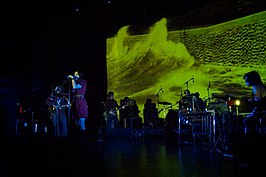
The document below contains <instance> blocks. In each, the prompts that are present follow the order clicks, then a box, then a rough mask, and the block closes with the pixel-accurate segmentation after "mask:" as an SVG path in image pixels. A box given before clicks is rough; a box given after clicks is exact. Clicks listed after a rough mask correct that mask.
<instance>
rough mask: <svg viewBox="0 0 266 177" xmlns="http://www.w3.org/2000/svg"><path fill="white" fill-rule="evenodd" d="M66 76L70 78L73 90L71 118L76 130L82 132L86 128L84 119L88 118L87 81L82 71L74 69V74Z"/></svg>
mask: <svg viewBox="0 0 266 177" xmlns="http://www.w3.org/2000/svg"><path fill="white" fill-rule="evenodd" d="M68 78H69V79H71V84H72V92H73V103H72V107H71V108H72V118H73V119H74V121H75V124H76V127H77V128H78V130H79V131H81V132H84V131H85V130H86V125H85V120H86V119H87V118H88V104H87V100H86V99H85V94H86V90H87V81H86V80H85V79H84V72H82V71H75V72H74V76H72V75H69V76H68Z"/></svg>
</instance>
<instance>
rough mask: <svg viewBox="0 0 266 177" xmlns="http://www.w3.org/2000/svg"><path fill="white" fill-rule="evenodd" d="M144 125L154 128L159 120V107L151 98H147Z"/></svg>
mask: <svg viewBox="0 0 266 177" xmlns="http://www.w3.org/2000/svg"><path fill="white" fill-rule="evenodd" d="M143 117H144V126H145V127H148V128H153V127H154V126H155V124H156V122H158V120H159V114H158V109H157V108H156V103H153V102H152V99H151V98H147V99H146V102H145V104H144V109H143Z"/></svg>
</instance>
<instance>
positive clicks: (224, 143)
mask: <svg viewBox="0 0 266 177" xmlns="http://www.w3.org/2000/svg"><path fill="white" fill-rule="evenodd" d="M229 101H230V97H228V102H229ZM227 108H228V113H227V116H226V115H223V118H222V127H221V125H220V128H219V129H220V134H219V136H218V138H217V140H216V142H215V144H214V146H213V151H214V150H217V149H216V147H217V145H218V143H219V142H220V145H221V149H220V152H221V153H224V152H226V151H228V148H229V147H228V145H229V138H228V135H229V134H230V133H231V113H232V107H231V105H228V107H227ZM220 124H221V123H220Z"/></svg>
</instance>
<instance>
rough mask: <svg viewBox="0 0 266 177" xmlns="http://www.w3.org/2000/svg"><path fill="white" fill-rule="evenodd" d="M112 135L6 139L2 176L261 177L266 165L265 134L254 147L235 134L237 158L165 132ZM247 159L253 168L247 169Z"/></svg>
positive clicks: (29, 136)
mask: <svg viewBox="0 0 266 177" xmlns="http://www.w3.org/2000/svg"><path fill="white" fill-rule="evenodd" d="M128 135H129V137H127V136H128ZM113 136H114V137H107V138H106V139H105V140H104V141H98V140H97V138H94V136H92V135H90V134H87V135H82V136H80V135H71V136H69V137H67V138H55V137H50V136H47V135H43V134H33V135H22V136H9V137H4V138H3V140H2V143H1V144H2V145H1V146H2V148H1V149H2V150H1V170H0V171H1V175H0V176H1V177H15V176H25V177H26V176H35V177H42V176H45V177H48V176H49V177H50V176H60V177H61V176H62V177H63V176H75V177H82V176H100V177H105V176H106V177H135V176H138V177H147V176H153V177H156V176H158V177H161V176H163V177H173V176H174V177H235V176H241V177H245V176H257V175H258V174H259V173H260V172H262V171H263V170H262V168H263V167H264V166H265V162H266V160H265V158H263V157H265V154H266V153H265V149H266V148H265V147H266V146H265V137H264V136H258V137H259V138H257V140H254V142H253V145H252V148H247V146H245V144H244V143H243V141H242V139H241V137H242V136H238V135H237V136H235V137H234V139H235V140H234V141H235V142H234V143H233V145H232V147H233V148H232V149H234V151H239V153H236V154H238V155H236V156H235V157H230V156H225V155H226V154H223V153H219V152H218V151H216V150H214V149H213V145H209V144H207V145H206V144H204V143H203V144H201V143H197V144H190V143H185V142H183V143H180V142H178V141H176V139H175V138H176V136H169V135H167V134H150V135H142V136H141V137H138V138H136V137H134V136H130V134H127V133H125V131H124V130H119V132H118V133H117V134H114V135H113ZM217 148H218V146H217ZM249 150H252V151H251V152H248V151H249ZM240 151H241V153H242V154H241V153H240ZM262 152H263V153H262ZM243 154H245V155H244V156H243ZM241 155H242V156H243V157H245V158H242V157H240V156H241ZM247 157H249V158H248V160H247V161H246V162H248V163H249V164H248V165H247V166H243V164H241V163H242V162H243V161H244V160H246V159H247ZM240 159H241V160H240ZM243 159H244V160H243ZM240 162H241V163H240ZM264 169H265V168H264Z"/></svg>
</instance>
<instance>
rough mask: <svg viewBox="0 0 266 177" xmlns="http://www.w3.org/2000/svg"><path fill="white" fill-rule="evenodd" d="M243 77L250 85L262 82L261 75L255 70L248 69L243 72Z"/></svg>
mask: <svg viewBox="0 0 266 177" xmlns="http://www.w3.org/2000/svg"><path fill="white" fill-rule="evenodd" d="M243 79H245V80H246V81H247V82H249V83H250V86H253V85H257V84H261V85H262V84H263V82H262V80H261V77H260V75H259V73H258V72H257V71H250V72H248V73H246V74H244V76H243Z"/></svg>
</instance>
